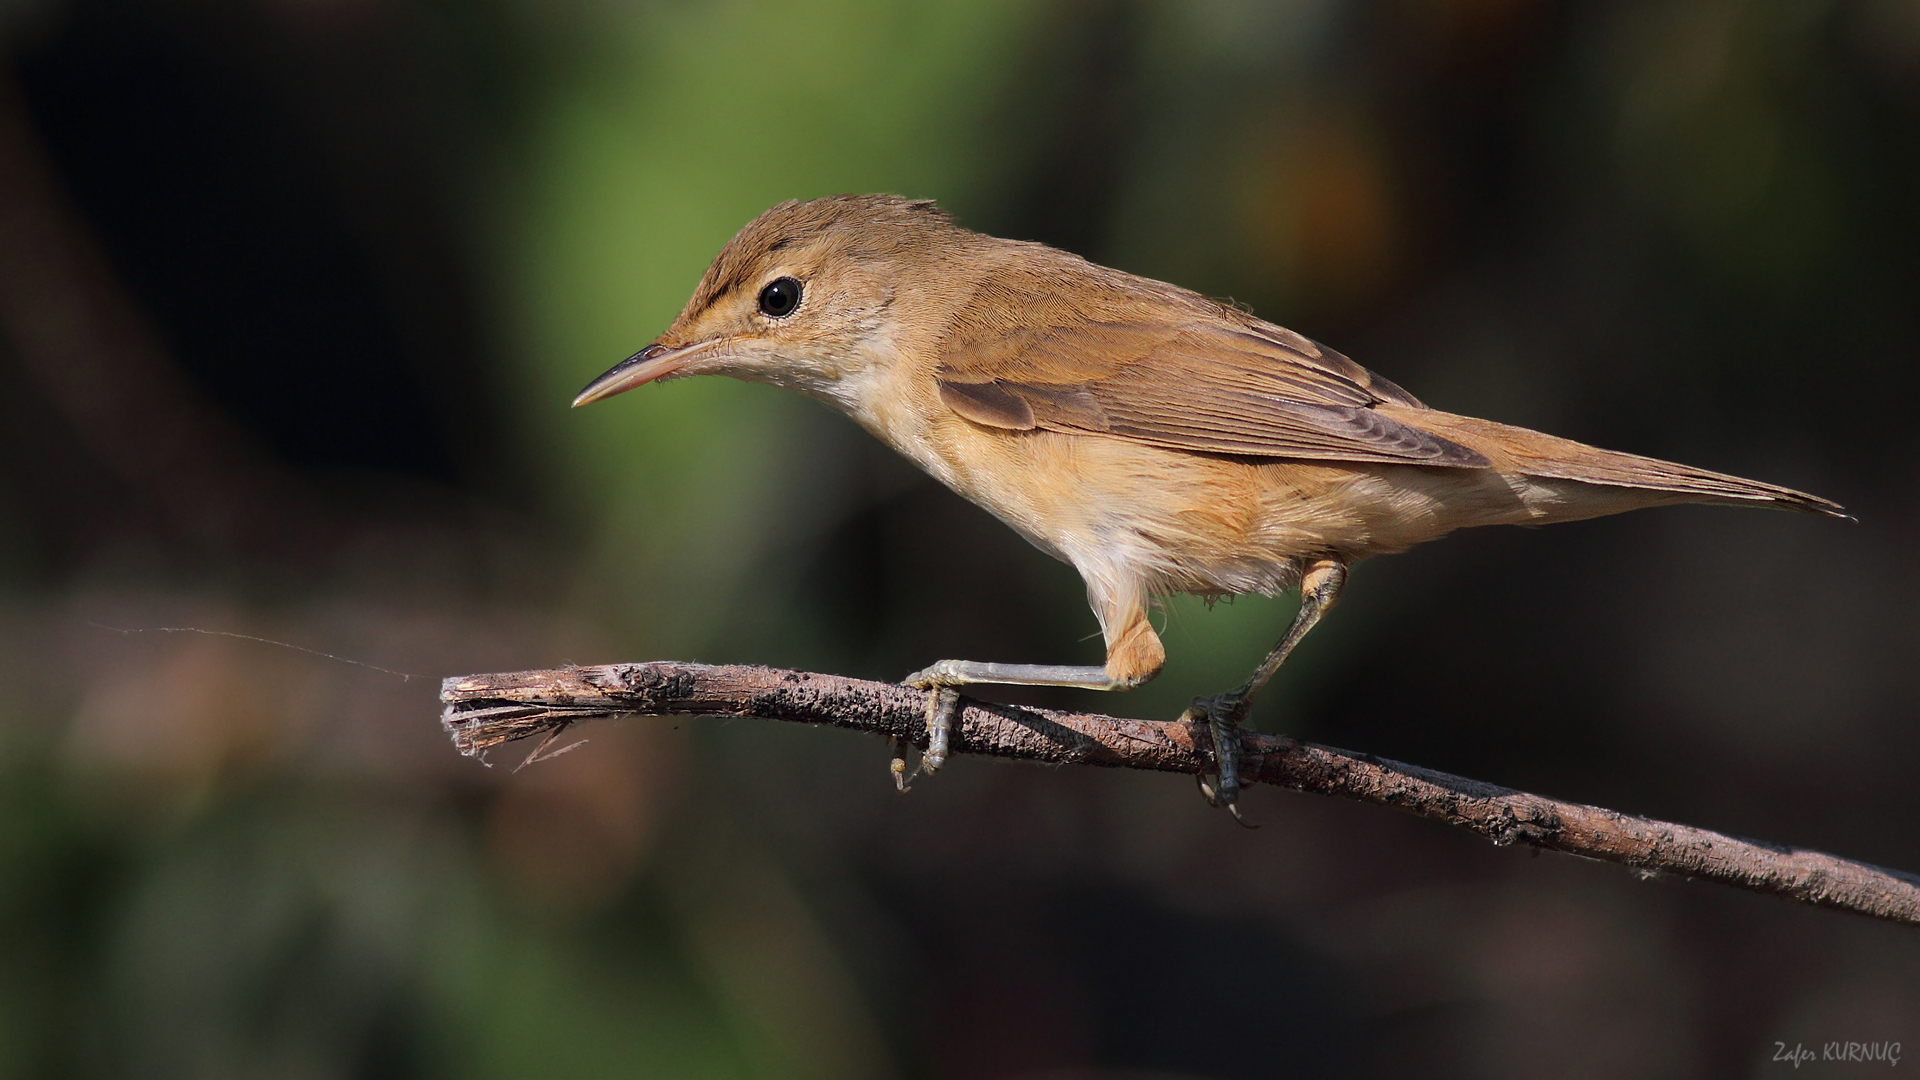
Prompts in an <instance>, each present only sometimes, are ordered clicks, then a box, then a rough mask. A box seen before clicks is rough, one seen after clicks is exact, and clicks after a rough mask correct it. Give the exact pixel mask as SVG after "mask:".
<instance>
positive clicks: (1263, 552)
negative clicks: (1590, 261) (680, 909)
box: [573, 195, 1848, 819]
mask: <svg viewBox="0 0 1920 1080" xmlns="http://www.w3.org/2000/svg"><path fill="white" fill-rule="evenodd" d="M693 375H722V376H728V377H731V378H735V379H742V380H747V381H750V382H758V383H767V384H771V385H774V386H779V387H785V388H787V389H790V390H795V391H799V392H800V393H803V394H806V395H809V396H811V397H814V398H817V399H819V400H820V401H823V402H825V403H826V404H827V405H829V406H832V407H833V408H835V409H838V410H840V411H841V412H843V413H845V414H846V415H847V416H849V417H851V418H852V419H853V420H854V422H856V423H857V424H859V425H860V426H861V427H863V428H865V429H866V430H867V431H869V432H871V433H872V434H873V435H874V436H876V437H877V438H878V439H879V440H880V441H881V442H883V443H885V444H886V445H888V446H889V447H891V448H892V449H894V450H895V451H897V452H898V453H900V454H901V455H903V456H904V457H906V458H907V459H908V460H910V461H912V462H913V463H914V464H915V465H917V466H919V467H920V468H921V469H923V470H925V471H926V472H927V473H929V474H931V475H932V476H933V477H934V478H935V479H937V480H939V481H940V482H941V483H943V484H945V485H946V486H947V487H949V488H951V489H953V490H954V491H955V492H957V493H959V494H960V495H961V496H963V497H965V498H967V499H969V500H971V501H972V502H974V503H976V504H978V505H980V506H982V507H984V508H985V509H986V510H987V511H989V512H990V513H992V514H993V515H994V516H995V517H997V518H999V519H1000V520H1001V521H1002V522H1004V523H1006V524H1007V525H1008V526H1010V527H1012V528H1013V530H1014V531H1015V532H1017V533H1019V534H1020V535H1021V536H1022V537H1024V538H1025V539H1026V540H1028V541H1029V542H1031V543H1032V544H1033V545H1034V546H1036V547H1038V548H1039V549H1040V550H1042V551H1044V552H1046V553H1047V554H1049V555H1052V556H1053V557H1055V558H1057V559H1060V560H1062V561H1064V562H1066V563H1067V564H1069V565H1071V566H1072V567H1073V568H1074V569H1075V570H1076V571H1078V572H1079V574H1080V576H1081V578H1082V579H1083V580H1084V581H1085V583H1086V589H1087V600H1088V604H1089V606H1090V607H1091V608H1092V609H1093V613H1094V615H1095V617H1096V618H1097V619H1098V620H1099V624H1100V629H1101V633H1102V636H1103V638H1104V641H1105V646H1106V658H1105V662H1104V663H1102V664H1099V665H1067V664H1026V663H999V662H983V661H976V660H941V661H938V662H936V663H933V664H931V665H929V666H927V667H926V668H924V669H922V670H920V671H917V672H915V673H913V674H912V675H910V676H908V677H907V678H906V679H904V680H902V681H903V682H904V683H905V684H907V685H909V686H913V687H916V688H918V689H921V690H925V691H927V694H928V696H927V707H926V712H927V715H926V727H927V746H926V748H925V749H924V750H923V751H922V753H921V757H920V761H919V763H918V764H917V766H916V767H915V770H914V773H913V774H912V775H914V776H917V775H919V774H921V773H922V772H924V773H927V774H931V773H933V772H934V771H935V770H937V769H939V768H940V767H941V765H942V764H943V763H944V761H945V759H946V756H947V751H948V749H949V739H950V734H949V733H950V729H951V724H952V715H953V712H954V709H955V708H956V704H957V701H958V692H957V690H956V689H955V688H956V687H960V686H966V685H971V684H1024V685H1043V686H1065V687H1081V688H1088V689H1096V690H1127V689H1132V688H1134V687H1137V686H1139V685H1140V684H1142V683H1144V682H1146V681H1147V680H1149V679H1151V678H1153V677H1154V676H1155V675H1157V674H1158V673H1159V672H1160V670H1161V667H1162V666H1163V664H1164V663H1165V660H1166V650H1165V648H1164V647H1163V646H1162V644H1161V642H1160V639H1159V637H1158V635H1157V634H1156V633H1155V632H1154V629H1153V626H1152V625H1151V623H1150V622H1149V621H1148V614H1149V611H1150V610H1151V608H1152V607H1153V605H1155V604H1156V603H1158V602H1160V601H1162V600H1164V599H1165V598H1167V597H1169V596H1171V595H1174V594H1179V593H1191V594H1198V595H1201V596H1205V597H1208V598H1216V597H1222V596H1232V595H1242V594H1251V593H1259V594H1264V595H1270V596H1271V595H1279V594H1282V593H1284V592H1288V591H1292V590H1298V592H1299V594H1300V606H1299V609H1298V611H1297V613H1296V614H1295V616H1294V618H1293V620H1292V622H1291V624H1290V625H1289V626H1288V627H1287V628H1286V631H1285V632H1284V633H1283V634H1282V636H1281V637H1280V640H1279V642H1278V643H1277V644H1276V645H1275V646H1274V647H1273V649H1272V650H1271V651H1270V652H1269V653H1268V654H1267V656H1266V658H1265V659H1264V660H1263V661H1262V662H1261V663H1260V665H1259V667H1258V668H1256V669H1255V670H1254V672H1253V673H1252V675H1250V676H1249V677H1248V679H1247V680H1246V681H1245V682H1244V683H1242V684H1241V685H1240V686H1238V687H1236V688H1234V689H1231V690H1228V691H1225V692H1223V693H1218V694H1214V695H1211V696H1205V697H1197V698H1195V699H1193V704H1192V705H1191V706H1190V707H1189V708H1188V709H1187V710H1186V711H1185V712H1184V713H1183V714H1182V716H1181V719H1182V720H1184V721H1187V722H1190V723H1193V724H1195V725H1204V729H1205V730H1206V732H1207V735H1208V740H1209V742H1210V747H1211V761H1210V762H1209V768H1210V772H1208V773H1207V774H1206V775H1203V776H1201V777H1200V778H1199V785H1200V791H1201V793H1202V795H1204V796H1205V798H1206V799H1207V801H1208V802H1209V803H1211V804H1213V805H1215V806H1221V807H1226V808H1228V809H1229V810H1231V811H1232V812H1233V815H1234V817H1235V818H1236V819H1238V818H1239V817H1240V814H1239V809H1238V807H1237V805H1236V803H1237V800H1238V797H1239V792H1240V787H1241V783H1240V778H1239V745H1240V743H1239V736H1240V730H1241V727H1240V725H1241V724H1242V723H1243V722H1244V721H1245V720H1246V719H1247V716H1248V714H1249V711H1250V709H1251V706H1252V703H1253V701H1254V698H1255V696H1256V695H1257V694H1258V693H1259V692H1260V691H1261V689H1262V688H1263V687H1264V686H1266V684H1267V683H1268V681H1269V680H1271V679H1272V678H1273V676H1274V674H1275V673H1276V672H1277V671H1278V670H1279V668H1280V667H1281V665H1282V664H1283V663H1284V662H1285V661H1286V659H1287V657H1288V655H1289V654H1290V653H1292V652H1293V650H1294V648H1295V647H1296V646H1297V645H1299V643H1300V641H1301V639H1302V638H1304V637H1305V636H1306V635H1307V633H1308V632H1309V631H1311V630H1312V629H1313V628H1314V626H1315V625H1316V624H1317V623H1319V622H1320V620H1321V619H1322V618H1323V617H1324V616H1325V615H1326V613H1327V611H1328V610H1330V609H1331V608H1332V607H1333V606H1334V604H1335V602H1336V601H1337V600H1338V599H1339V598H1340V595H1341V592H1342V590H1343V588H1344V587H1345V585H1346V582H1347V577H1348V571H1349V569H1350V568H1351V567H1352V566H1353V565H1354V564H1355V563H1357V562H1360V561H1361V560H1363V559H1367V558H1370V557H1372V556H1376V555H1388V554H1393V553H1396V552H1402V551H1405V550H1407V549H1408V548H1410V547H1412V546H1414V545H1416V544H1421V543H1425V542H1427V541H1430V540H1435V539H1438V538H1440V537H1442V536H1445V535H1446V534H1448V533H1451V532H1453V531H1454V530H1456V529H1461V528H1467V527H1471V526H1479V525H1500V524H1513V525H1545V524H1553V523H1558V522H1563V521H1578V520H1581V519H1585V518H1594V517H1600V516H1603V515H1608V514H1617V513H1621V512H1624V511H1628V510H1636V509H1640V508H1643V507H1653V506H1666V505H1672V504H1679V503H1716V504H1727V505H1736V506H1763V507H1775V508H1784V509H1790V510H1801V511H1808V512H1811V513H1816V514H1824V515H1828V516H1832V517H1840V518H1847V517H1848V515H1847V514H1846V512H1845V510H1844V509H1843V508H1842V507H1841V506H1839V505H1838V504H1836V503H1833V502H1830V501H1828V500H1826V499H1823V498H1819V497H1817V496H1814V495H1808V494H1805V493H1803V492H1799V491H1794V490H1791V489H1788V488H1784V487H1778V486H1775V485H1772V484H1766V483H1762V482H1759V481H1756V480H1747V479H1742V478H1740V477H1737V476H1729V475H1726V474H1722V473H1717V472H1710V471H1708V470H1705V469H1699V468H1694V467H1692V466H1689V465H1680V464H1675V463H1673V462H1668V461H1660V460H1656V459H1654V458H1649V457H1640V456H1637V455H1634V454H1627V453H1620V452H1616V451H1612V450H1603V449H1599V448H1597V447H1593V446H1588V445H1585V444H1582V443H1579V442H1574V441H1572V440H1569V439H1562V438H1557V437H1555V436H1552V435H1547V434H1543V433H1540V432H1537V431H1532V430H1529V429H1526V428H1521V427H1514V426H1510V425H1507V424H1500V423H1495V422H1493V421H1489V420H1481V419H1476V418H1474V417H1470V416H1463V415H1459V414H1456V413H1450V412H1445V411H1442V410H1439V409H1434V408H1430V407H1428V406H1427V405H1425V404H1423V403H1422V402H1421V401H1420V400H1419V399H1418V398H1415V397H1414V396H1413V395H1412V394H1409V393H1408V392H1407V391H1405V390H1403V389H1401V388H1400V387H1399V386H1398V385H1396V384H1394V383H1393V382H1391V381H1389V380H1388V379H1386V378H1384V377H1382V376H1380V375H1378V374H1375V373H1374V372H1372V371H1370V370H1368V369H1366V368H1364V367H1362V366H1360V365H1359V364H1357V363H1355V362H1354V361H1352V360H1350V359H1348V358H1347V357H1346V356H1345V355H1343V354H1341V353H1339V352H1337V351H1335V350H1334V349H1332V348H1329V347H1327V346H1325V345H1322V344H1320V343H1318V342H1315V341H1312V340H1310V339H1308V338H1306V337H1303V336H1302V335H1300V334H1297V333H1295V332H1293V331H1292V330H1288V329H1286V328H1284V327H1281V326H1278V325H1276V324H1274V323H1271V322H1267V321H1265V320H1262V319H1260V318H1257V317H1256V316H1254V315H1253V314H1251V313H1249V312H1247V311H1245V310H1243V309H1241V308H1239V307H1237V306H1234V305H1232V304H1228V303H1224V302H1221V301H1218V300H1214V299H1210V298H1208V297H1205V296H1202V295H1201V294H1199V293H1196V292H1193V291H1191V290H1188V289H1184V288H1180V287H1178V286H1176V285H1171V284H1167V283H1165V282H1161V281H1155V280H1152V279H1149V278H1145V277H1140V276H1137V275H1134V274H1129V273H1126V272H1124V271H1120V270H1115V269H1112V268H1109V267H1106V266H1102V265H1099V264H1097V263H1094V262H1091V261H1088V260H1087V259H1084V258H1082V257H1080V256H1078V255H1075V254H1072V253H1070V252H1066V251H1062V250H1059V249H1057V248H1053V247H1049V246H1046V245H1044V244H1040V243H1035V242H1031V241H1020V240H1007V239H1001V238H999V237H994V236H989V235H986V234H984V233H980V232H976V231H973V230H970V229H967V228H964V227H962V226H961V225H959V224H957V223H956V222H955V221H954V219H953V218H952V217H951V216H950V215H948V214H947V213H946V212H945V211H943V210H942V209H941V208H940V207H938V206H937V205H936V204H935V203H934V202H932V201H930V200H920V199H909V198H904V197H901V196H897V195H834V196H828V197H824V198H817V199H812V200H809V201H798V200H789V201H787V202H783V203H780V204H779V205H777V206H774V207H773V208H771V209H769V210H767V211H766V212H764V213H762V214H761V215H759V216H758V217H756V218H755V219H754V220H753V221H751V222H749V223H748V224H747V225H746V227H744V228H742V229H741V230H740V232H739V233H738V234H737V235H735V236H734V237H733V239H732V240H730V241H728V242H727V244H726V245H725V246H724V247H723V248H722V249H721V251H720V253H719V254H718V255H717V256H716V257H715V258H714V260H713V262H712V264H711V265H710V266H709V267H708V268H707V271H706V273H705V275H704V276H702V277H701V279H700V282H699V284H698V286H697V287H696V288H695V289H694V291H693V294H692V296H691V297H690V298H689V299H688V301H687V303H686V306H685V308H684V309H683V310H682V311H681V312H680V315H679V317H678V318H676V319H674V320H673V323H672V324H671V325H670V326H669V327H668V328H667V329H666V331H665V332H664V333H663V334H661V335H660V336H659V337H658V338H657V339H655V340H654V341H653V342H651V343H650V344H648V345H647V346H646V348H644V349H641V350H640V351H639V352H637V353H635V354H633V355H632V356H630V357H628V358H627V359H626V360H624V361H622V362H620V363H619V364H617V365H615V366H614V367H613V368H612V369H611V370H609V371H607V372H606V373H605V374H603V375H601V376H600V377H598V378H596V379H594V380H593V381H592V382H591V383H589V384H588V385H587V387H586V388H585V389H583V390H582V391H581V392H580V394H579V395H578V396H577V397H576V398H575V399H574V402H573V404H574V405H575V406H576V407H578V406H582V405H587V404H590V403H592V402H596V401H600V400H603V399H605V398H608V397H612V396H613V395H615V394H619V393H622V392H624V391H627V390H632V389H634V388H636V387H639V386H642V385H645V384H647V383H652V382H663V381H666V380H669V379H677V378H684V377H688V376H693ZM904 753H905V751H904V748H903V747H902V746H901V745H900V744H899V743H896V749H895V754H894V759H893V762H892V769H893V773H894V778H895V781H896V783H898V784H899V786H900V787H901V788H902V789H903V790H904V789H905V788H906V786H907V783H908V781H909V780H910V779H911V778H912V777H911V776H909V775H908V774H906V772H905V763H904V760H903V758H904ZM1209 781H1211V782H1209Z"/></svg>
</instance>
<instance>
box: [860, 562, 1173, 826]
mask: <svg viewBox="0 0 1920 1080" xmlns="http://www.w3.org/2000/svg"><path fill="white" fill-rule="evenodd" d="M1143 597H1144V593H1143V592H1142V591H1141V590H1140V589H1139V588H1137V587H1133V586H1129V587H1127V588H1126V589H1124V590H1108V589H1104V588H1095V587H1092V586H1089V588H1088V590H1087V600H1088V602H1089V603H1091V604H1092V606H1093V611H1094V614H1095V615H1097V616H1099V618H1100V629H1101V632H1102V634H1104V636H1105V637H1106V640H1107V662H1106V664H1105V665H1104V666H1101V667H1093V666H1091V665H1089V666H1086V667H1078V666H1074V665H1070V664H992V663H984V662H981V661H978V660H942V661H940V662H939V663H936V664H931V665H929V666H927V667H925V668H922V669H921V670H919V671H916V672H914V673H913V674H911V675H909V676H907V677H906V678H905V679H902V680H901V681H902V682H904V683H906V684H907V685H908V686H912V687H917V688H919V689H922V690H927V691H930V692H929V693H928V694H927V749H926V752H925V753H923V754H921V755H920V764H919V766H918V767H917V768H916V769H915V770H914V775H918V774H919V773H920V772H929V773H931V772H935V771H937V770H938V769H939V768H940V766H942V765H944V764H946V760H947V747H948V741H949V739H950V737H951V732H952V728H953V714H954V709H955V706H956V705H957V704H958V703H959V700H960V695H959V694H957V693H955V692H954V690H953V688H954V687H956V686H967V685H969V684H973V683H1000V684H1002V685H1012V686H1067V687H1073V688H1076V689H1080V690H1131V689H1133V688H1134V687H1136V686H1139V685H1140V684H1141V683H1143V682H1146V681H1147V680H1148V679H1151V678H1153V677H1154V676H1155V675H1158V674H1159V673H1160V668H1161V666H1162V665H1163V664H1165V663H1166V660H1167V651H1166V649H1164V648H1162V647H1161V645H1160V638H1159V637H1158V635H1156V634H1155V633H1154V632H1153V624H1152V623H1150V622H1148V621H1147V606H1146V602H1145V600H1144V599H1143ZM896 758H897V755H896ZM904 767H905V766H904V763H902V764H901V765H899V766H898V767H897V768H896V771H895V774H894V775H895V779H896V780H897V781H898V782H899V783H900V785H901V790H903V791H904V790H906V786H905V785H906V783H907V782H908V781H910V780H912V779H913V776H909V775H906V774H905V773H904V771H903V770H904Z"/></svg>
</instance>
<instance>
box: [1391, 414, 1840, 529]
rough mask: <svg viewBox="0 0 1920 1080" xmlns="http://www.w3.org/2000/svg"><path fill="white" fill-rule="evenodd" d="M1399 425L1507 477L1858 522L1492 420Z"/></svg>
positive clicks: (1808, 498) (1755, 486) (1763, 490)
mask: <svg viewBox="0 0 1920 1080" xmlns="http://www.w3.org/2000/svg"><path fill="white" fill-rule="evenodd" d="M1396 419H1404V420H1405V421H1406V422H1407V423H1410V424H1412V425H1413V426H1416V427H1421V428H1425V429H1427V430H1428V431H1431V432H1433V433H1434V434H1436V435H1440V436H1443V437H1445V438H1448V439H1451V440H1453V441H1455V442H1458V443H1461V444H1463V445H1465V446H1469V447H1472V448H1473V449H1475V450H1477V451H1479V452H1480V453H1481V454H1483V455H1485V456H1486V458H1487V459H1488V460H1489V461H1490V462H1492V463H1493V467H1494V468H1495V469H1498V470H1500V471H1502V472H1515V473H1520V474H1522V475H1526V476H1538V477H1545V478H1549V479H1555V480H1576V481H1579V482H1581V483H1586V484H1599V485H1602V486H1606V487H1621V488H1633V489H1637V490H1641V491H1659V492H1667V493H1670V494H1675V495H1680V496H1684V497H1685V501H1688V502H1705V503H1728V504H1734V505H1746V506H1753V505H1761V506H1774V507H1779V508H1782V509H1790V510H1804V511H1806V512H1807V513H1811V514H1825V515H1827V516H1828V517H1837V518H1845V519H1846V520H1848V521H1852V520H1854V518H1853V517H1852V515H1850V514H1848V513H1847V512H1846V510H1845V509H1844V508H1843V507H1841V506H1840V504H1838V503H1835V502H1832V501H1829V500H1827V499H1823V498H1821V497H1819V496H1818V495H1809V494H1807V493H1806V492H1804V491H1795V490H1793V489H1792V488H1785V487H1780V486H1779V485H1777V484H1763V483H1761V482H1760V481H1758V480H1748V479H1746V478H1744V477H1739V476H1729V475H1728V474H1726V473H1717V472H1712V471H1710V470H1707V469H1697V468H1694V467H1693V466H1691V465H1681V464H1678V463H1676V462H1672V461H1661V460H1659V459H1658V458H1650V457H1641V456H1639V455H1638V454H1623V453H1620V452H1619V451H1616V450H1602V449H1599V448H1598V447H1593V446H1588V445H1586V444H1585V443H1578V442H1574V441H1573V440H1571V439H1561V438H1556V437H1554V436H1552V435H1544V434H1541V433H1540V432H1537V431H1530V430H1528V429H1526V428H1518V427H1510V426H1508V425H1506V424H1496V423H1494V422H1493V421H1490V420H1477V419H1475V418H1473V417H1470V416H1457V415H1454V414H1452V413H1441V412H1437V411H1425V412H1422V413H1420V414H1418V415H1417V416H1416V415H1414V414H1413V413H1412V411H1411V410H1407V415H1406V416H1404V417H1396Z"/></svg>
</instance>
